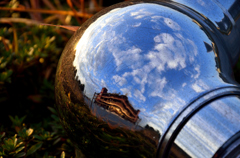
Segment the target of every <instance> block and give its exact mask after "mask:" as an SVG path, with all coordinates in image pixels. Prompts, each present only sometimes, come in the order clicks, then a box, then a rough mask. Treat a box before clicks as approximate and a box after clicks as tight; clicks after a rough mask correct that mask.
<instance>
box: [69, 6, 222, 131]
mask: <svg viewBox="0 0 240 158" xmlns="http://www.w3.org/2000/svg"><path fill="white" fill-rule="evenodd" d="M165 12H169V14H168V15H167V16H165V15H164V14H163V13H165ZM175 12H176V11H174V10H171V9H169V8H166V7H164V6H162V7H161V11H159V5H157V4H150V3H145V4H137V5H133V6H129V7H125V8H121V9H114V10H112V11H110V12H109V13H107V14H105V15H103V16H101V17H100V18H99V19H97V20H96V21H95V22H93V23H92V24H91V25H90V26H89V27H88V28H87V29H86V30H85V32H84V34H83V35H82V37H81V38H80V40H79V41H78V43H77V44H76V47H75V50H76V53H75V59H74V62H73V66H74V67H75V68H76V70H77V73H76V78H77V79H78V80H80V81H81V83H82V84H84V85H85V91H84V94H85V95H86V97H88V98H92V97H93V95H94V94H95V93H100V92H101V90H102V87H106V88H107V89H108V91H109V92H111V93H121V95H122V96H124V95H126V94H127V100H128V102H129V103H131V106H132V107H133V109H138V110H139V111H141V112H140V113H139V114H137V117H138V118H140V119H137V118H135V115H136V114H135V112H131V110H127V111H126V109H125V110H123V108H122V107H124V106H126V105H127V104H126V105H125V103H123V102H121V103H120V101H119V100H118V102H110V98H108V99H107V98H105V100H104V99H103V100H101V101H100V100H95V99H94V104H98V105H101V107H103V108H105V109H108V108H110V109H111V110H112V112H113V111H114V113H115V114H117V115H121V117H122V118H123V117H126V118H128V121H130V122H133V123H134V122H137V120H140V121H139V125H140V126H142V127H144V126H145V125H146V124H151V125H152V126H153V127H154V129H157V130H159V131H163V130H164V128H165V127H164V125H166V122H168V121H170V119H171V117H172V116H173V114H175V113H176V112H177V110H178V109H180V108H183V106H184V105H186V104H187V103H188V102H190V100H191V98H192V97H193V96H195V93H204V92H206V91H207V90H208V89H209V88H210V87H215V86H217V87H219V86H221V84H222V83H223V82H222V80H221V79H220V78H219V75H218V72H217V71H216V69H217V68H216V66H217V63H216V61H215V60H214V58H215V54H214V53H215V52H214V51H215V50H214V49H213V48H212V43H213V41H211V40H210V39H209V38H208V36H206V35H205V33H204V32H203V30H202V29H197V30H196V27H198V28H199V27H200V26H199V25H200V24H198V25H197V24H196V23H195V22H194V21H193V20H192V19H191V18H189V17H185V16H184V15H182V14H176V16H172V14H175ZM183 17H184V21H181V18H183ZM186 24H188V29H187V30H185V29H184V27H185V25H186ZM192 32H195V35H196V37H195V36H192ZM208 56H211V57H210V58H209V57H208ZM199 63H200V64H199ZM187 65H190V67H187ZM203 72H204V73H203ZM210 73H211V74H213V75H211V76H210V75H209V74H210ZM208 75H209V76H208ZM202 76H207V79H205V80H202ZM172 78H178V79H179V80H178V82H175V81H173V80H172ZM216 80H218V81H220V82H216ZM173 87H175V88H173ZM186 89H188V92H189V93H188V95H186V94H185V91H186ZM105 97H106V96H105ZM115 99H116V98H115ZM112 100H113V99H112ZM115 101H116V100H115ZM103 104H104V105H103ZM105 104H111V106H109V105H105ZM120 104H121V105H120ZM129 105H130V104H129ZM110 109H109V110H110ZM160 109H161V110H160ZM163 118H164V119H163Z"/></svg>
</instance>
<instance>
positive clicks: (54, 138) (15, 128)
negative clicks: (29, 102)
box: [0, 107, 74, 158]
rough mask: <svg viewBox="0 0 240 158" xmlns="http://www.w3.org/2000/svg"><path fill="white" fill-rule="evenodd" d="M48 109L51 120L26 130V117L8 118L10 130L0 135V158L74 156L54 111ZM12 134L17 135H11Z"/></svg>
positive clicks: (72, 148) (70, 144)
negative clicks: (50, 113) (10, 123)
mask: <svg viewBox="0 0 240 158" xmlns="http://www.w3.org/2000/svg"><path fill="white" fill-rule="evenodd" d="M48 108H49V109H50V110H51V112H52V115H51V116H52V119H51V120H50V121H49V120H47V121H46V122H48V123H46V122H45V123H42V122H41V123H38V124H32V125H31V126H32V127H30V128H27V127H26V125H25V124H24V123H23V121H24V119H25V118H26V116H24V117H18V116H15V117H12V116H9V117H10V119H11V122H12V130H10V131H8V133H7V132H1V133H0V156H2V157H14V158H17V157H29V156H30V157H51V156H50V155H55V156H56V155H60V157H62V158H64V157H65V155H67V156H74V147H73V145H72V143H71V142H70V140H69V139H68V138H66V133H65V132H64V130H63V128H62V126H61V125H60V122H59V118H58V117H57V116H56V111H55V110H54V109H53V108H51V107H48ZM39 125H40V126H39ZM42 127H45V129H44V128H42ZM46 129H49V130H46ZM14 132H16V133H17V134H13V135H12V133H14ZM65 152H66V153H65Z"/></svg>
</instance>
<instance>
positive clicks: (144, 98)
mask: <svg viewBox="0 0 240 158" xmlns="http://www.w3.org/2000/svg"><path fill="white" fill-rule="evenodd" d="M133 95H134V96H135V97H136V98H137V100H138V99H140V100H141V101H143V102H145V101H146V97H145V96H144V95H143V94H142V93H141V91H139V90H138V89H135V90H134V94H133Z"/></svg>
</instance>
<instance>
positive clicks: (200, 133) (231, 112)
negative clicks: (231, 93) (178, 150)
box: [175, 97, 240, 157]
mask: <svg viewBox="0 0 240 158" xmlns="http://www.w3.org/2000/svg"><path fill="white" fill-rule="evenodd" d="M238 102H239V98H235V97H228V98H222V99H221V100H217V101H215V102H213V103H210V104H209V105H208V106H207V107H205V108H203V109H202V110H200V111H199V112H198V113H197V114H196V115H194V116H193V117H192V118H191V120H190V121H189V122H188V123H187V124H186V125H185V126H184V130H182V131H181V132H180V134H179V135H178V137H177V139H176V141H175V142H176V144H177V145H179V146H181V147H183V150H184V151H185V152H187V153H188V154H189V155H190V156H191V157H212V155H213V154H215V152H216V151H217V150H218V149H219V147H220V146H222V145H223V143H224V142H226V141H227V140H228V139H229V138H230V137H232V135H234V134H235V133H237V132H238V131H239V129H240V124H239V122H240V115H239V114H240V108H239V107H240V105H239V104H238ZM236 103H237V104H236ZM219 107H221V108H219Z"/></svg>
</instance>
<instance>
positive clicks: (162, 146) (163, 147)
mask: <svg viewBox="0 0 240 158" xmlns="http://www.w3.org/2000/svg"><path fill="white" fill-rule="evenodd" d="M219 91H220V92H219ZM221 91H223V92H221ZM214 93H216V94H214ZM233 95H238V96H240V88H239V87H235V86H228V87H221V88H217V89H214V90H212V91H210V92H208V93H205V94H203V95H202V96H200V97H199V98H197V99H195V100H194V101H192V102H191V103H190V104H188V105H187V106H186V107H185V108H184V109H182V111H181V112H179V113H178V114H177V115H176V116H175V117H174V118H173V120H172V121H171V123H170V125H169V127H168V129H166V131H165V132H164V133H163V134H162V136H161V138H160V141H159V146H158V150H157V157H162V158H165V157H168V156H169V153H170V149H171V146H172V145H173V143H174V140H175V138H176V137H177V136H178V134H179V133H180V131H181V130H182V128H183V127H184V125H185V124H186V123H187V122H188V121H189V120H190V119H191V117H192V116H193V115H194V114H196V113H197V112H198V111H199V110H201V109H202V108H203V107H204V106H206V105H208V104H209V103H211V102H213V101H215V100H217V99H219V98H222V97H226V96H233ZM206 97H208V98H207V99H206ZM202 99H203V101H201V100H202ZM198 102H199V103H198ZM189 110H191V111H190V112H186V111H189ZM239 136H240V134H239Z"/></svg>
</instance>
